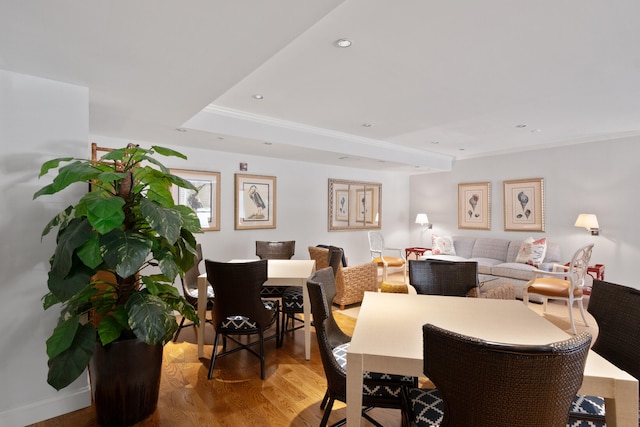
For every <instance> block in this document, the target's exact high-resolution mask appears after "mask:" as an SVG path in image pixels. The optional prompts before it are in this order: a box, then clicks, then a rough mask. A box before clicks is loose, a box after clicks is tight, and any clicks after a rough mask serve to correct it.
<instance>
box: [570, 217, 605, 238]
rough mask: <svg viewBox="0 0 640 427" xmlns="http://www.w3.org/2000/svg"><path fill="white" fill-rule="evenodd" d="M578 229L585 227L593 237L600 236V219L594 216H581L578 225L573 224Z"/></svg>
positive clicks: (577, 221)
mask: <svg viewBox="0 0 640 427" xmlns="http://www.w3.org/2000/svg"><path fill="white" fill-rule="evenodd" d="M573 225H575V226H576V227H584V228H586V229H587V230H589V231H590V232H591V235H592V236H598V235H600V225H599V224H598V217H596V216H595V215H594V214H580V215H578V219H576V223H575V224H573Z"/></svg>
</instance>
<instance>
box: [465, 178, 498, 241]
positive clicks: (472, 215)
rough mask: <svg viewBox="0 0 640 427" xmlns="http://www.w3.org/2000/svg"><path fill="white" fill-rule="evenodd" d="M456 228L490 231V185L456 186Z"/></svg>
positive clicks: (468, 184) (470, 184)
mask: <svg viewBox="0 0 640 427" xmlns="http://www.w3.org/2000/svg"><path fill="white" fill-rule="evenodd" d="M458 228H459V229H469V230H490V229H491V183H490V182H472V183H463V184H458Z"/></svg>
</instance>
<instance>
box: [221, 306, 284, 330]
mask: <svg viewBox="0 0 640 427" xmlns="http://www.w3.org/2000/svg"><path fill="white" fill-rule="evenodd" d="M262 304H264V308H266V309H267V310H274V308H275V306H276V302H275V301H270V300H262ZM274 314H275V312H274ZM221 328H222V329H232V330H240V331H247V330H251V329H257V328H258V325H257V324H256V322H254V321H253V320H251V319H249V318H248V317H245V316H229V317H227V318H226V319H225V320H224V321H223V322H222V325H221Z"/></svg>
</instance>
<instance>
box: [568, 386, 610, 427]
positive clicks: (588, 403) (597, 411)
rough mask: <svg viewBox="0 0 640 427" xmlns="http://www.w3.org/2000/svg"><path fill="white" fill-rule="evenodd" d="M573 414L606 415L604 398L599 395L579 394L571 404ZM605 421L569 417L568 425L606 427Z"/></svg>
mask: <svg viewBox="0 0 640 427" xmlns="http://www.w3.org/2000/svg"><path fill="white" fill-rule="evenodd" d="M570 412H571V415H573V414H575V415H581V414H582V415H586V414H588V415H600V416H604V414H605V410H604V399H603V398H602V397H598V396H584V395H580V394H579V395H577V396H576V397H575V399H573V403H572V404H571V410H570ZM604 426H605V423H604V422H599V421H587V420H575V419H569V423H567V427H604Z"/></svg>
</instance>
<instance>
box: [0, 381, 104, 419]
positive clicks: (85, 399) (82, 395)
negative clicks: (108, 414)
mask: <svg viewBox="0 0 640 427" xmlns="http://www.w3.org/2000/svg"><path fill="white" fill-rule="evenodd" d="M88 406H91V387H89V386H87V387H83V388H81V389H79V390H78V391H77V392H75V393H73V394H66V395H63V396H60V397H55V398H53V399H46V400H42V401H39V402H33V403H30V404H29V405H25V406H22V407H19V408H11V409H8V410H6V411H1V412H0V425H1V426H6V427H23V426H27V425H30V424H33V423H37V422H40V421H44V420H48V419H50V418H54V417H57V416H60V415H63V414H67V413H69V412H73V411H77V410H78V409H83V408H86V407H88Z"/></svg>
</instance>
